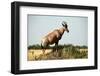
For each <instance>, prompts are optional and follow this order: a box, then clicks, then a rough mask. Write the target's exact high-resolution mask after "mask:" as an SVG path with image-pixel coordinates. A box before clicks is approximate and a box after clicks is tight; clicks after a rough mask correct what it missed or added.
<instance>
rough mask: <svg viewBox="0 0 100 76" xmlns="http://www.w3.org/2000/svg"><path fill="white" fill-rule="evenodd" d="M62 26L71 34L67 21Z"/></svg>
mask: <svg viewBox="0 0 100 76" xmlns="http://www.w3.org/2000/svg"><path fill="white" fill-rule="evenodd" d="M62 25H63V27H64V28H65V31H67V32H69V29H68V25H67V23H66V22H65V21H63V22H62Z"/></svg>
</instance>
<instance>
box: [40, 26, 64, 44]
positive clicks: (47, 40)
mask: <svg viewBox="0 0 100 76" xmlns="http://www.w3.org/2000/svg"><path fill="white" fill-rule="evenodd" d="M64 31H65V28H64V27H62V28H60V29H55V30H54V31H52V32H50V33H49V34H47V35H46V36H44V37H43V38H42V40H41V43H42V46H48V45H51V44H54V43H56V42H58V41H59V40H60V39H61V37H62V35H63V33H64Z"/></svg>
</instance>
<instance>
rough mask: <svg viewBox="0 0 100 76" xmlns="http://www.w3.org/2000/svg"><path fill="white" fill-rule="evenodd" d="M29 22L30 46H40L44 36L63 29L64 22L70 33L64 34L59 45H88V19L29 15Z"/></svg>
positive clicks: (28, 35) (28, 36)
mask: <svg viewBox="0 0 100 76" xmlns="http://www.w3.org/2000/svg"><path fill="white" fill-rule="evenodd" d="M27 20H28V24H27V30H28V32H27V33H28V34H27V38H28V39H27V40H28V46H29V45H33V44H40V43H41V38H42V37H43V36H45V35H47V34H48V33H49V32H50V31H53V30H54V29H57V28H61V27H62V25H61V23H62V21H66V22H67V24H68V28H69V33H67V32H65V33H64V34H63V36H62V39H61V40H60V41H59V44H73V45H88V43H87V42H88V17H78V16H50V15H48V16H47V15H28V16H27Z"/></svg>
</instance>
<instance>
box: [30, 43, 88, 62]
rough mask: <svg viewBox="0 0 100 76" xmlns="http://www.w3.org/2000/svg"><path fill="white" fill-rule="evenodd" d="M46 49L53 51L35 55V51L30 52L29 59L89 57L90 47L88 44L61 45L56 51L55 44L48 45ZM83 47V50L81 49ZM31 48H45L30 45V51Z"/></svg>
mask: <svg viewBox="0 0 100 76" xmlns="http://www.w3.org/2000/svg"><path fill="white" fill-rule="evenodd" d="M46 49H51V50H52V52H49V53H47V54H45V55H43V54H42V53H41V54H40V55H35V53H32V54H31V57H30V55H29V54H28V61H33V60H55V59H84V58H88V47H87V46H74V45H72V44H69V45H59V46H58V52H56V51H55V47H54V46H48V47H47V48H46ZM80 49H82V51H80ZM30 50H35V51H37V50H41V51H42V50H43V49H42V48H41V46H40V45H38V44H37V45H32V46H29V47H28V53H30Z"/></svg>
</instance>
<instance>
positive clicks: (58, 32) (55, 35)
mask: <svg viewBox="0 0 100 76" xmlns="http://www.w3.org/2000/svg"><path fill="white" fill-rule="evenodd" d="M62 26H63V27H61V28H59V29H55V30H54V31H52V32H50V33H49V34H47V35H46V36H44V37H43V38H42V40H41V47H42V49H43V54H45V49H46V47H47V46H49V45H52V44H55V47H56V52H57V51H58V50H57V46H58V42H59V40H60V39H61V38H62V35H63V34H64V32H65V31H67V32H69V30H68V25H67V23H66V22H65V21H63V22H62Z"/></svg>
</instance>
